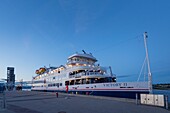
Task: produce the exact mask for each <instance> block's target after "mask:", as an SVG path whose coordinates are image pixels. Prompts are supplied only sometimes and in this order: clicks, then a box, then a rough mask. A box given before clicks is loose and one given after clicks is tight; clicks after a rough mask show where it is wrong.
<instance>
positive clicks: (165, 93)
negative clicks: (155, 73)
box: [153, 90, 170, 103]
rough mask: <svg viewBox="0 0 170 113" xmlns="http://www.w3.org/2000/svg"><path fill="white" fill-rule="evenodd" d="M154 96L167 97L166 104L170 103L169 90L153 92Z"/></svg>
mask: <svg viewBox="0 0 170 113" xmlns="http://www.w3.org/2000/svg"><path fill="white" fill-rule="evenodd" d="M153 93H154V94H163V95H167V96H168V102H169V103H170V90H153Z"/></svg>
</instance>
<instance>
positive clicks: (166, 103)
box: [165, 95, 168, 109]
mask: <svg viewBox="0 0 170 113" xmlns="http://www.w3.org/2000/svg"><path fill="white" fill-rule="evenodd" d="M165 105H166V106H165V107H166V109H168V95H165Z"/></svg>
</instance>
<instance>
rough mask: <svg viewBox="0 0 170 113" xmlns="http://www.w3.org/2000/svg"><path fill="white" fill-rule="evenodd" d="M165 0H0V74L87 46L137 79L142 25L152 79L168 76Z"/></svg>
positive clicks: (123, 76) (59, 60) (54, 62)
mask: <svg viewBox="0 0 170 113" xmlns="http://www.w3.org/2000/svg"><path fill="white" fill-rule="evenodd" d="M169 12H170V1H169V0H163V1H160V0H142V1H139V0H79V1H78V0H27V1H26V0H15V1H13V0H1V1H0V78H6V68H7V67H8V66H14V67H15V74H16V79H24V80H31V78H32V76H35V74H34V73H35V70H36V69H38V68H40V67H43V66H48V65H49V64H50V65H51V66H59V65H61V64H65V63H66V59H67V57H68V56H70V55H72V54H73V53H75V52H81V50H83V49H84V50H85V51H86V52H91V53H93V55H94V56H95V57H96V58H97V59H98V60H99V63H100V65H102V66H112V70H113V72H114V73H115V74H116V75H117V76H118V81H134V80H137V78H138V74H139V73H140V69H141V67H142V64H143V61H144V58H145V50H144V44H143V36H142V34H143V33H144V32H145V31H147V32H148V35H149V38H148V49H149V58H150V65H151V71H152V74H153V82H154V83H167V82H169V81H170V60H169V58H170V51H169V49H170V44H169V42H170V21H169V20H170V15H169Z"/></svg>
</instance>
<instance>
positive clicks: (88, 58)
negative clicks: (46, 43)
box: [31, 50, 151, 98]
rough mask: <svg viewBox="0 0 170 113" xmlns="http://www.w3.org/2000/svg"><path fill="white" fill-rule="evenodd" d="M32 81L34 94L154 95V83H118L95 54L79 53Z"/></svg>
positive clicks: (43, 69) (44, 69)
mask: <svg viewBox="0 0 170 113" xmlns="http://www.w3.org/2000/svg"><path fill="white" fill-rule="evenodd" d="M35 73H36V76H34V77H33V79H32V82H33V83H32V88H31V90H32V91H50V92H66V93H74V94H86V95H100V96H113V97H123V98H135V97H136V94H138V95H139V94H141V93H144V94H147V93H149V92H150V91H151V87H149V85H150V82H148V81H143V82H139V81H138V82H116V75H115V74H113V73H112V70H111V67H102V66H100V65H99V64H97V59H96V58H95V57H94V56H93V55H92V54H91V53H86V52H85V51H84V50H83V52H82V53H75V54H73V55H71V56H69V57H68V59H67V63H66V64H65V65H61V66H59V67H49V68H47V67H42V68H40V69H38V70H36V72H35Z"/></svg>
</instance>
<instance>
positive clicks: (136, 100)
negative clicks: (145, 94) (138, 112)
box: [136, 93, 138, 105]
mask: <svg viewBox="0 0 170 113" xmlns="http://www.w3.org/2000/svg"><path fill="white" fill-rule="evenodd" d="M136 105H138V94H137V93H136Z"/></svg>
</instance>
